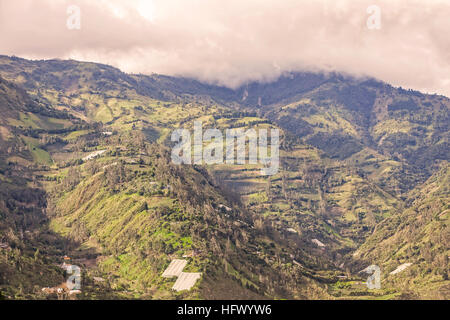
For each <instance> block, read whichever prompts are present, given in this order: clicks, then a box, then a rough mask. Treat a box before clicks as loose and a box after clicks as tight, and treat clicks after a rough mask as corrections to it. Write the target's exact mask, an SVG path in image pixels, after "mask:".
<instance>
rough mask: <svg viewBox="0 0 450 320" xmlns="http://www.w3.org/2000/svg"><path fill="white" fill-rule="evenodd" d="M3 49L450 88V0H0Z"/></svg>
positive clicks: (158, 68) (222, 75)
mask: <svg viewBox="0 0 450 320" xmlns="http://www.w3.org/2000/svg"><path fill="white" fill-rule="evenodd" d="M72 5H75V6H77V7H78V8H79V9H80V15H79V17H80V19H79V20H78V15H77V10H71V9H73V8H71V6H72ZM373 5H375V6H376V7H374V6H373ZM377 8H379V9H380V10H379V12H378V11H377ZM378 13H379V14H378ZM78 21H79V22H80V24H79V26H80V28H79V29H77V28H74V27H76V26H77V22H78ZM68 25H69V27H68ZM0 54H7V55H16V56H20V57H25V58H32V59H49V58H63V59H68V58H71V59H77V60H85V61H95V62H102V63H107V64H111V65H114V66H116V67H119V68H120V69H122V70H124V71H126V72H133V73H153V72H156V73H163V74H170V75H184V76H191V77H195V78H197V79H200V80H204V81H208V82H214V83H219V84H223V85H227V86H231V87H233V86H237V85H239V84H242V83H245V82H246V81H251V80H264V81H266V80H271V79H274V78H276V77H277V76H279V75H280V74H281V73H282V72H285V71H301V70H313V71H315V70H336V71H345V72H347V73H352V74H355V75H368V76H373V77H376V78H379V79H381V80H385V81H387V82H389V83H391V84H394V85H399V86H403V87H405V88H414V89H419V90H422V91H425V92H430V93H441V94H445V95H447V96H450V0H370V1H366V0H353V1H347V0H226V1H225V0H109V1H106V0H67V1H66V0H16V1H14V0H0Z"/></svg>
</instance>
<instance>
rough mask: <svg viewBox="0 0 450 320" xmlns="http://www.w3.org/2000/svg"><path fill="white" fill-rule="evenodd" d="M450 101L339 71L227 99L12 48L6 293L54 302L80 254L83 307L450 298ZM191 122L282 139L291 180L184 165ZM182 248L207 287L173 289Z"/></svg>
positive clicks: (1, 271)
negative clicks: (376, 280) (172, 274)
mask: <svg viewBox="0 0 450 320" xmlns="http://www.w3.org/2000/svg"><path fill="white" fill-rule="evenodd" d="M449 106H450V100H449V99H447V98H445V97H442V96H436V95H425V94H422V93H419V92H416V91H410V90H403V89H401V88H394V87H392V86H390V85H388V84H385V83H382V82H379V81H375V80H372V79H355V78H352V77H349V76H343V75H339V74H313V73H296V74H287V75H284V76H282V77H281V78H280V79H278V80H276V81H274V82H272V83H250V84H247V85H244V86H242V87H240V88H237V89H235V90H232V89H229V88H223V87H219V86H214V85H208V84H203V83H201V82H198V81H195V80H192V79H186V78H175V77H168V76H163V75H157V74H154V75H150V76H146V75H130V74H125V73H123V72H121V71H120V70H118V69H116V68H113V67H110V66H106V65H101V64H95V63H86V62H78V61H72V60H71V61H63V60H46V61H31V60H25V59H20V58H15V57H7V56H0V111H1V112H2V117H1V118H0V151H1V154H0V168H1V170H0V185H1V189H0V214H1V217H2V218H1V220H0V242H1V243H2V244H3V245H4V247H5V249H0V259H1V260H0V290H1V291H0V292H1V297H3V298H11V299H13V298H56V295H45V294H43V293H42V292H41V290H40V289H41V288H42V287H51V286H55V285H57V284H58V283H61V282H62V281H63V280H64V276H65V275H64V272H63V271H62V269H60V268H58V267H57V265H59V264H60V263H61V262H62V261H63V260H62V259H63V257H64V256H65V255H68V256H70V257H71V259H72V260H73V262H74V263H75V264H79V265H80V266H81V267H82V270H83V274H82V275H83V283H84V285H83V290H82V294H81V295H79V296H78V298H82V299H97V298H123V299H132V298H144V299H176V298H185V299H214V298H226V299H228V298H229V299H233V298H234V299H246V298H249V299H253V298H288V299H299V298H301V299H321V298H322V299H330V298H349V297H350V298H357V299H363V298H364V299H367V298H370V299H392V298H427V297H433V298H448V290H447V291H446V289H445V288H448V284H449V283H448V248H447V247H448V246H447V247H446V243H448V238H449V235H448V219H447V218H448V217H447V216H448V214H447V215H446V212H447V211H448V208H447V207H448V174H447V173H448V164H447V162H448V160H449V158H450V157H449V147H448V138H449V133H448V124H449ZM194 121H201V122H202V123H203V127H204V128H218V129H222V130H225V129H227V128H237V127H239V128H243V129H251V128H252V129H256V130H259V129H262V128H278V129H280V139H281V146H280V162H281V163H280V170H279V172H278V173H277V174H276V175H274V176H263V175H261V174H260V166H258V165H250V164H243V165H226V164H218V165H193V166H188V165H183V166H177V165H174V164H172V163H171V160H170V148H171V146H172V145H173V143H172V142H171V141H170V135H171V132H172V131H173V130H174V129H176V128H192V126H193V123H194ZM225 208H229V209H225ZM446 210H447V211H446ZM319 244H321V245H319ZM183 256H184V257H185V259H187V260H188V264H187V267H186V268H187V269H186V270H188V272H201V273H202V277H201V280H200V281H198V282H197V284H196V285H195V286H194V288H193V289H191V290H190V291H184V292H181V293H176V292H175V291H173V290H171V287H172V285H173V283H174V281H175V280H174V279H166V278H163V277H161V274H162V272H163V271H164V269H165V268H166V267H167V266H168V264H169V263H170V261H171V260H172V259H179V258H183ZM404 263H412V265H411V266H410V267H408V268H407V269H406V270H405V271H402V272H399V273H397V274H396V276H395V277H394V276H392V275H389V273H390V272H391V271H393V270H394V269H395V268H397V267H398V266H399V265H401V264H404ZM370 264H378V265H379V266H380V267H381V268H382V273H383V279H385V280H384V282H383V289H382V290H379V291H370V290H367V288H365V286H363V285H360V283H361V281H364V276H363V275H362V274H361V273H359V271H360V270H362V269H364V268H365V267H367V266H368V265H370ZM18 265H20V266H21V267H20V270H21V271H14V270H17V268H15V266H18ZM36 269H39V270H42V271H39V272H36ZM41 273H42V274H41ZM98 278H101V279H103V280H102V281H101V282H99V281H98V280H95V279H98Z"/></svg>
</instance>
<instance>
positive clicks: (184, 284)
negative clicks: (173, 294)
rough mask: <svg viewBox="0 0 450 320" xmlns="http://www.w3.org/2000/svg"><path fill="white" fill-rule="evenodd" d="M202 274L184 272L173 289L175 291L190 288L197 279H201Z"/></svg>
mask: <svg viewBox="0 0 450 320" xmlns="http://www.w3.org/2000/svg"><path fill="white" fill-rule="evenodd" d="M201 275H202V274H201V273H193V272H192V273H187V272H182V273H181V274H180V276H179V277H178V279H177V281H176V282H175V284H174V285H173V287H172V289H173V290H175V291H182V290H189V289H191V288H192V287H193V286H194V284H195V283H196V282H197V280H198V279H200V277H201Z"/></svg>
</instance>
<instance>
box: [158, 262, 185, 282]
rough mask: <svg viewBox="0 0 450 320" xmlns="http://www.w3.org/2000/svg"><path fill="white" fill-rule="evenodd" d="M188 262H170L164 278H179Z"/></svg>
mask: <svg viewBox="0 0 450 320" xmlns="http://www.w3.org/2000/svg"><path fill="white" fill-rule="evenodd" d="M186 264H187V261H186V260H181V259H174V260H172V261H171V262H170V264H169V266H168V267H167V269H166V270H164V272H163V274H162V276H163V277H164V278H171V277H178V276H180V274H181V273H182V272H183V269H184V267H185V266H186Z"/></svg>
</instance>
